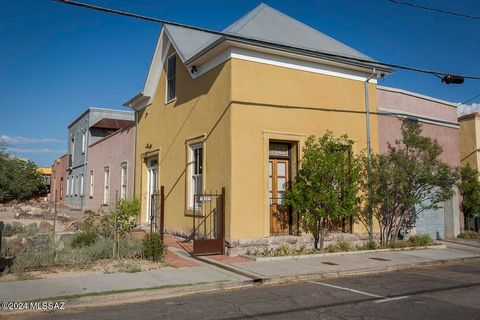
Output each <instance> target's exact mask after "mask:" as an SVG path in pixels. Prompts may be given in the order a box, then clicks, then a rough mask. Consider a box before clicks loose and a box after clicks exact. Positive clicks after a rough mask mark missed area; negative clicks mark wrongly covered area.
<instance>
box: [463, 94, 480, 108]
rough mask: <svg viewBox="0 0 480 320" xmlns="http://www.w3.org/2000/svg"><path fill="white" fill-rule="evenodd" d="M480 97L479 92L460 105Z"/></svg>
mask: <svg viewBox="0 0 480 320" xmlns="http://www.w3.org/2000/svg"><path fill="white" fill-rule="evenodd" d="M478 97H480V93H479V94H477V95H476V96H474V97H473V98H470V99H468V100H465V101H464V102H462V103H460V104H459V106H461V105H464V104H465V103H469V102H470V101H473V100H475V99H477V98H478Z"/></svg>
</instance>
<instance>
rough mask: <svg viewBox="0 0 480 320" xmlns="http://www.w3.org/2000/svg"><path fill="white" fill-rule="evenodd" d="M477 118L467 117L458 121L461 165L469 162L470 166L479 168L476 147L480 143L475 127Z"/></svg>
mask: <svg viewBox="0 0 480 320" xmlns="http://www.w3.org/2000/svg"><path fill="white" fill-rule="evenodd" d="M478 122H479V119H478V118H476V117H474V118H468V119H465V120H462V121H460V162H461V164H462V166H464V165H467V164H469V165H470V167H472V168H475V169H477V170H478V169H479V167H478V163H479V161H478V160H479V159H478V156H479V155H478V151H477V150H478V149H479V147H480V145H479V144H478V143H479V141H480V132H479V130H478V129H477V128H478V125H479V123H478Z"/></svg>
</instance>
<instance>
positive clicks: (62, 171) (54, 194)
mask: <svg viewBox="0 0 480 320" xmlns="http://www.w3.org/2000/svg"><path fill="white" fill-rule="evenodd" d="M67 158H68V157H67V155H66V154H64V155H63V156H61V157H60V158H58V159H56V160H55V162H54V163H53V165H52V180H51V185H50V202H52V203H55V200H56V202H57V204H62V205H63V204H64V201H65V185H66V184H65V181H66V175H67Z"/></svg>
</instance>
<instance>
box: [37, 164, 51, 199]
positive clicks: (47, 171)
mask: <svg viewBox="0 0 480 320" xmlns="http://www.w3.org/2000/svg"><path fill="white" fill-rule="evenodd" d="M37 170H38V172H39V173H40V174H41V175H42V177H43V183H44V188H43V189H42V190H40V192H39V194H38V196H39V197H42V198H43V200H44V201H49V200H50V184H51V180H52V168H51V167H40V168H38V169H37Z"/></svg>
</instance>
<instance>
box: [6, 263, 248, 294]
mask: <svg viewBox="0 0 480 320" xmlns="http://www.w3.org/2000/svg"><path fill="white" fill-rule="evenodd" d="M249 280H250V279H249V278H246V277H243V276H240V275H237V274H235V273H231V272H228V271H224V270H222V269H219V268H214V267H212V266H209V265H204V264H201V263H200V266H196V267H187V268H171V267H165V268H160V269H155V270H149V271H143V272H138V273H121V272H119V273H112V274H103V273H93V272H91V273H87V272H85V273H80V274H79V275H73V276H65V277H58V278H46V279H38V280H24V281H6V282H0V300H1V301H30V300H38V299H41V300H48V299H49V298H53V297H62V296H63V297H65V296H77V295H79V296H81V295H88V294H98V293H101V292H115V291H117V292H127V291H129V290H141V289H154V288H162V287H165V288H167V287H173V286H189V285H196V284H204V283H216V282H232V283H235V282H236V283H242V282H245V281H249Z"/></svg>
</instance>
